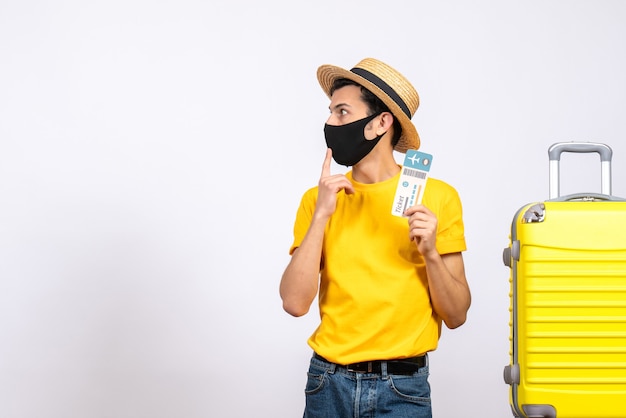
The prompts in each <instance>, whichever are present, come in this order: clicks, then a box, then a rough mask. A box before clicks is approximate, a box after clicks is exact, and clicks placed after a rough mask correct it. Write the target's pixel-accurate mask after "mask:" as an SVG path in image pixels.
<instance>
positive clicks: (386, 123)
mask: <svg viewBox="0 0 626 418" xmlns="http://www.w3.org/2000/svg"><path fill="white" fill-rule="evenodd" d="M392 126H393V115H392V114H391V113H390V112H383V113H381V114H380V118H379V123H378V125H377V126H376V135H382V134H384V133H385V132H387V131H388V130H389V129H390V128H391V127H392Z"/></svg>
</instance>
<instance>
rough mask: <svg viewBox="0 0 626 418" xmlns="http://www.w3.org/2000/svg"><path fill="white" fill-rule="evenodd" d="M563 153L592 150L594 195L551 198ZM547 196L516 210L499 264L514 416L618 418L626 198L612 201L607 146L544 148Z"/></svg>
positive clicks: (623, 372) (624, 398) (625, 352)
mask: <svg viewBox="0 0 626 418" xmlns="http://www.w3.org/2000/svg"><path fill="white" fill-rule="evenodd" d="M563 152H593V153H598V154H599V155H600V159H601V165H602V176H601V177H602V192H601V193H599V194H591V193H583V194H575V195H568V196H559V161H560V157H561V154H562V153H563ZM548 154H549V157H550V199H549V200H546V201H544V202H539V203H531V204H528V205H525V206H523V207H522V208H520V210H519V211H518V212H517V213H516V215H515V217H514V219H513V223H512V226H511V235H510V242H509V246H508V247H507V248H505V250H504V253H503V259H504V263H505V265H506V266H508V267H510V272H511V275H510V278H509V279H510V280H509V281H510V285H511V291H510V295H509V296H510V330H511V334H510V338H509V339H510V343H511V345H510V359H511V361H510V364H509V365H507V366H506V367H505V369H504V380H505V382H506V383H507V384H509V385H510V391H509V402H510V405H511V409H512V411H513V415H514V416H515V417H527V418H556V417H558V418H604V417H612V418H618V417H619V418H626V200H624V199H620V198H617V197H614V196H612V195H611V158H612V150H611V148H610V147H608V146H607V145H605V144H598V143H587V142H565V143H557V144H554V145H553V146H552V147H550V149H549V152H548Z"/></svg>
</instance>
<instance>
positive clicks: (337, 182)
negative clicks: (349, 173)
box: [314, 148, 354, 218]
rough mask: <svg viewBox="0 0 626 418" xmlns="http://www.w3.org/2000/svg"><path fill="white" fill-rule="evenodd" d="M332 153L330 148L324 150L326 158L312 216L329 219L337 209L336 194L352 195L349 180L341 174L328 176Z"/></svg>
mask: <svg viewBox="0 0 626 418" xmlns="http://www.w3.org/2000/svg"><path fill="white" fill-rule="evenodd" d="M332 157H333V152H332V150H331V149H330V148H328V149H327V150H326V158H324V164H323V165H322V175H321V177H320V181H319V183H318V186H319V187H318V189H319V190H318V196H317V204H316V205H315V214H314V216H319V217H322V218H329V217H330V216H331V215H332V214H333V213H335V209H336V208H337V193H339V192H341V191H342V190H343V191H344V192H345V193H347V194H352V193H354V187H353V186H352V183H350V180H348V178H347V177H346V176H345V175H343V174H335V175H331V174H330V162H331V160H332Z"/></svg>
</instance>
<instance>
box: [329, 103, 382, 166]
mask: <svg viewBox="0 0 626 418" xmlns="http://www.w3.org/2000/svg"><path fill="white" fill-rule="evenodd" d="M378 115H380V113H375V114H373V115H371V116H368V117H366V118H363V119H359V120H357V121H354V122H351V123H348V124H346V125H339V126H333V125H328V124H325V125H324V136H325V137H326V145H328V148H330V149H331V150H333V159H334V160H335V161H336V162H337V164H341V165H345V166H353V165H355V164H356V163H358V162H359V161H361V160H362V159H363V158H364V157H365V156H366V155H367V154H369V153H370V151H372V150H373V149H374V147H375V146H376V144H378V141H380V138H382V137H383V135H384V133H383V135H379V136H377V137H376V138H374V139H369V140H368V139H366V138H365V134H364V130H365V127H366V126H367V124H368V123H370V122H371V121H372V119H374V118H375V117H376V116H378Z"/></svg>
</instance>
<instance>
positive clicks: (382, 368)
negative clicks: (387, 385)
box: [380, 361, 387, 379]
mask: <svg viewBox="0 0 626 418" xmlns="http://www.w3.org/2000/svg"><path fill="white" fill-rule="evenodd" d="M380 375H381V377H382V378H383V379H386V378H387V362H386V361H381V362H380Z"/></svg>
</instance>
